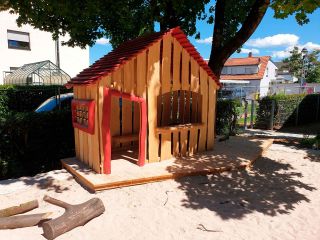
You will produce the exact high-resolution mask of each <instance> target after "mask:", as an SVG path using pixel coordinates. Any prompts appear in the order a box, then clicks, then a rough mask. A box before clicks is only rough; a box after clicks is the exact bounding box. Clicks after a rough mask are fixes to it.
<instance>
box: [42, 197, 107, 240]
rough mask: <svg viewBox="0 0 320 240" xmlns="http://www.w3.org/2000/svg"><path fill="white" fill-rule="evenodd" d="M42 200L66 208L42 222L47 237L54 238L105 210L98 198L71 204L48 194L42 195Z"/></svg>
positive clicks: (83, 223) (81, 224)
mask: <svg viewBox="0 0 320 240" xmlns="http://www.w3.org/2000/svg"><path fill="white" fill-rule="evenodd" d="M43 200H44V201H46V202H48V203H51V204H53V205H56V206H59V207H62V208H64V209H65V210H66V211H65V213H64V214H63V215H61V216H60V217H58V218H55V219H52V220H50V221H47V222H45V223H43V224H42V228H43V235H44V237H45V238H47V239H54V238H56V237H58V236H60V235H61V234H63V233H65V232H68V231H70V230H72V229H74V228H76V227H79V226H83V225H85V224H86V223H87V222H89V221H90V220H91V219H93V218H95V217H98V216H99V215H101V214H102V213H103V212H104V211H105V208H104V205H103V203H102V201H101V200H100V199H99V198H92V199H90V200H88V201H87V202H84V203H81V204H78V205H71V204H68V203H66V202H63V201H60V200H58V199H54V198H51V197H49V196H44V198H43Z"/></svg>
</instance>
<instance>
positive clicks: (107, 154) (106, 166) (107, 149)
mask: <svg viewBox="0 0 320 240" xmlns="http://www.w3.org/2000/svg"><path fill="white" fill-rule="evenodd" d="M103 93H104V100H103V109H102V110H103V118H102V139H103V146H104V162H103V172H104V173H105V174H110V173H111V134H110V115H111V97H112V96H115V97H122V98H123V99H128V100H130V101H132V102H138V103H139V105H140V131H139V156H138V166H143V165H144V164H145V156H146V136H147V105H146V101H145V99H143V98H141V97H137V96H135V95H133V94H129V93H121V92H119V91H117V90H114V89H109V88H104V92H103Z"/></svg>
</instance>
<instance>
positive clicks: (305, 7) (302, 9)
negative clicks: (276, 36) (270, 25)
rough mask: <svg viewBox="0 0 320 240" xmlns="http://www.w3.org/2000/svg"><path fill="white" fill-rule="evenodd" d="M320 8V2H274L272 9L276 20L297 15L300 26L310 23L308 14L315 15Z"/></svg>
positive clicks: (307, 0) (314, 0)
mask: <svg viewBox="0 0 320 240" xmlns="http://www.w3.org/2000/svg"><path fill="white" fill-rule="evenodd" d="M319 6H320V1H319V0H312V1H310V0H299V1H287V0H273V1H272V3H271V8H272V9H273V10H274V17H275V18H281V19H284V18H287V17H288V16H290V15H295V18H296V21H297V22H298V23H299V24H300V25H303V24H306V23H308V22H309V18H308V14H311V13H313V12H314V11H315V10H316V9H317V8H319Z"/></svg>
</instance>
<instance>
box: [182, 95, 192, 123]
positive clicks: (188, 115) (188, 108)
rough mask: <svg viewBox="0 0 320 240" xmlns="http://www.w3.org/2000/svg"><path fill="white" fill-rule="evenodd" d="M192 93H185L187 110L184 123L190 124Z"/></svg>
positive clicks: (185, 110)
mask: <svg viewBox="0 0 320 240" xmlns="http://www.w3.org/2000/svg"><path fill="white" fill-rule="evenodd" d="M190 97H191V95H190V91H185V93H184V98H185V109H184V115H183V123H190Z"/></svg>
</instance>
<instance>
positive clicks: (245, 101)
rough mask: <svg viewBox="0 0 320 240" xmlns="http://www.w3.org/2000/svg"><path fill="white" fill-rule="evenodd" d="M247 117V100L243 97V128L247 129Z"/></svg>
mask: <svg viewBox="0 0 320 240" xmlns="http://www.w3.org/2000/svg"><path fill="white" fill-rule="evenodd" d="M247 118H248V101H247V100H246V99H244V123H243V125H244V129H247Z"/></svg>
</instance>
